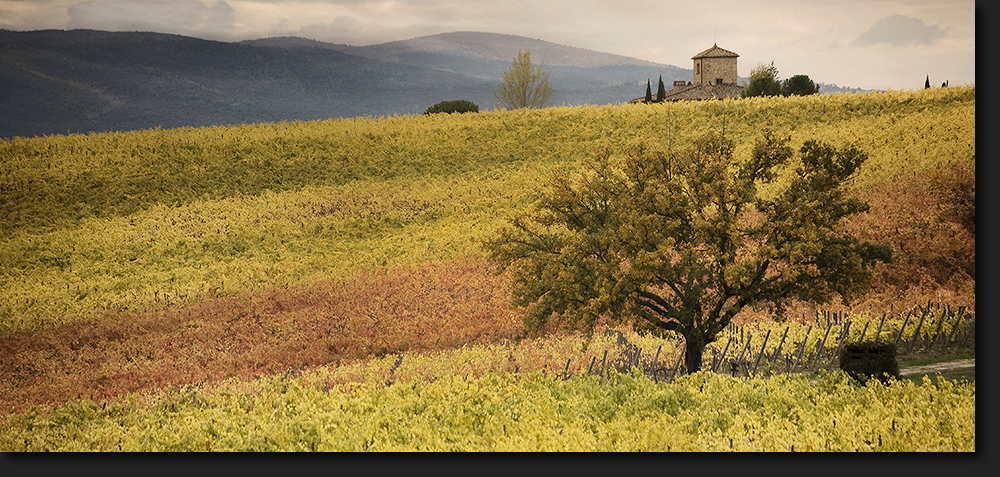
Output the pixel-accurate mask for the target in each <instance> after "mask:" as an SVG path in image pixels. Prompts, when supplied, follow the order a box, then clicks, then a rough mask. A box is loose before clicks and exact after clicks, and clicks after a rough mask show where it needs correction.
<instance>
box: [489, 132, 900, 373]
mask: <svg viewBox="0 0 1000 477" xmlns="http://www.w3.org/2000/svg"><path fill="white" fill-rule="evenodd" d="M788 141H789V138H777V137H775V136H774V135H772V134H771V133H769V132H765V133H764V134H763V135H762V137H761V138H760V139H759V140H757V141H756V143H755V144H754V145H753V149H752V153H751V155H750V157H748V158H746V159H745V160H737V159H736V158H734V156H733V151H734V150H735V146H734V144H733V143H732V142H731V141H730V140H727V139H725V138H724V137H723V136H720V135H719V134H717V133H715V132H709V133H707V134H706V135H704V136H702V137H700V138H698V139H697V140H696V141H694V143H693V144H692V145H691V146H690V147H689V148H687V149H685V150H683V151H680V152H673V151H663V150H659V149H656V148H653V147H651V146H649V145H647V144H645V143H642V142H638V143H634V144H632V145H630V146H628V147H627V148H626V149H625V150H624V154H619V153H615V152H613V151H612V149H611V148H607V149H605V150H603V151H601V152H600V153H598V154H596V156H595V157H594V158H592V159H589V160H588V161H587V163H586V165H585V168H584V171H583V172H581V173H579V174H575V175H572V174H568V173H566V172H565V171H559V172H557V173H555V174H553V177H552V179H551V182H550V184H549V185H548V187H547V189H546V190H544V191H543V192H541V193H540V195H539V197H538V200H537V202H536V203H535V204H534V205H533V207H531V208H529V209H528V210H526V211H525V212H524V213H522V214H521V215H518V216H516V217H514V218H513V219H512V220H511V222H510V224H509V225H508V226H506V227H505V228H503V229H501V230H500V231H499V233H498V235H497V236H496V237H494V238H493V239H491V240H490V241H488V242H487V249H488V250H489V253H490V257H491V259H492V260H494V261H495V262H496V263H498V264H499V265H500V270H501V271H502V270H509V271H511V272H512V273H513V276H514V283H515V285H514V289H513V293H514V302H515V304H517V305H519V306H524V307H525V311H526V315H525V318H524V322H525V326H526V328H527V329H528V330H529V331H532V332H541V331H544V330H547V329H552V327H557V328H558V327H561V328H566V329H579V330H592V329H593V327H594V326H595V325H596V324H597V323H598V322H599V321H601V320H611V321H612V322H627V323H630V324H632V325H633V326H635V327H636V328H637V329H640V330H646V331H655V332H658V333H665V332H676V333H679V334H680V335H682V336H683V337H684V339H685V362H686V367H687V370H688V371H689V372H694V371H697V370H698V369H700V367H701V357H702V354H703V353H704V349H705V346H706V345H707V344H709V343H711V342H712V341H714V340H715V339H716V337H717V336H718V335H719V334H720V332H722V331H723V329H724V328H725V327H726V326H727V325H728V324H729V323H730V322H731V320H732V319H733V317H734V316H736V314H737V313H739V312H740V311H741V310H743V309H744V308H745V307H747V306H752V307H767V308H768V309H770V310H771V311H772V312H773V313H775V314H776V315H778V316H780V315H782V313H783V312H784V310H785V308H786V306H787V304H788V303H789V301H790V300H796V299H797V300H804V301H806V302H810V303H827V302H829V301H831V300H832V299H834V298H835V297H837V296H838V295H839V297H840V298H841V299H842V300H843V301H845V302H846V301H848V300H851V299H853V298H855V297H858V296H861V295H862V294H864V293H865V292H866V291H867V290H869V289H870V286H871V280H872V273H871V271H870V267H871V266H872V265H873V264H874V263H875V262H876V261H887V260H889V259H890V257H891V250H890V249H889V248H888V247H884V246H877V245H872V244H869V243H862V242H860V241H859V240H858V239H856V238H855V237H853V236H851V235H849V234H848V233H847V232H845V231H844V230H841V229H840V228H839V227H838V223H839V222H840V220H841V219H842V218H844V217H847V216H849V215H852V214H855V213H859V212H862V211H866V210H867V208H868V206H867V204H866V203H863V202H861V201H858V200H856V199H853V198H850V197H848V196H847V195H846V194H845V192H844V189H843V187H842V185H843V184H844V182H845V181H847V180H848V179H849V178H850V177H851V176H852V175H853V174H854V172H855V171H856V170H857V169H858V167H860V166H861V164H862V163H863V162H864V161H865V159H866V155H865V154H864V153H862V152H861V151H860V150H858V149H856V148H854V147H847V148H843V149H837V148H834V147H831V146H829V145H826V144H823V143H820V142H817V141H814V140H809V141H806V142H805V144H803V145H802V147H801V148H800V149H799V151H798V152H799V154H798V156H799V158H798V161H797V162H798V163H797V164H791V166H795V168H794V170H793V171H789V172H790V175H791V176H790V177H788V175H787V174H784V175H783V174H780V173H779V172H780V171H782V170H784V168H785V167H786V164H789V162H791V161H792V159H793V156H794V155H795V154H794V152H793V150H792V148H791V147H790V146H789V145H788ZM779 177H781V179H780V180H779ZM765 187H766V188H767V190H768V193H767V194H766V195H765V194H761V193H760V191H761V190H762V189H763V188H765Z"/></svg>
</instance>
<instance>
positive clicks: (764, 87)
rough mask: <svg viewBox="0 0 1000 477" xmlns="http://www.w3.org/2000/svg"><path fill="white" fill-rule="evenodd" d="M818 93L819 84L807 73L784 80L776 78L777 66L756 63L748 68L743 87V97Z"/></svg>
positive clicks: (772, 63)
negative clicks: (747, 78)
mask: <svg viewBox="0 0 1000 477" xmlns="http://www.w3.org/2000/svg"><path fill="white" fill-rule="evenodd" d="M816 93H819V86H818V85H817V84H816V83H815V82H813V80H811V79H809V76H807V75H795V76H792V77H791V78H788V79H785V80H784V81H782V80H779V79H778V68H777V67H775V66H774V62H773V61H772V62H771V63H770V64H764V63H758V64H757V66H754V68H753V69H752V70H750V82H749V83H747V85H746V86H745V87H744V88H743V97H744V98H750V97H754V96H806V95H810V94H816Z"/></svg>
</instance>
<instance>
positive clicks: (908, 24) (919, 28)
mask: <svg viewBox="0 0 1000 477" xmlns="http://www.w3.org/2000/svg"><path fill="white" fill-rule="evenodd" d="M943 37H944V31H942V30H941V28H940V27H938V26H937V25H927V24H925V23H924V22H923V21H922V20H919V19H916V18H911V17H907V16H904V15H892V16H889V17H885V18H883V19H881V20H878V21H876V22H875V24H873V25H872V27H871V28H869V29H868V31H866V32H864V33H862V34H861V35H859V36H858V37H857V38H855V39H854V41H853V42H852V45H854V46H869V45H874V44H877V43H885V44H887V45H890V46H912V45H916V46H921V45H930V44H932V43H934V42H936V41H937V40H939V39H941V38H943Z"/></svg>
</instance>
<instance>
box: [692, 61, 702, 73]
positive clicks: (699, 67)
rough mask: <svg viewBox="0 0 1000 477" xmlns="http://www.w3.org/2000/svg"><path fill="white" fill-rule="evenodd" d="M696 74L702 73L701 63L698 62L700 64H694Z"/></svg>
mask: <svg viewBox="0 0 1000 477" xmlns="http://www.w3.org/2000/svg"><path fill="white" fill-rule="evenodd" d="M694 74H696V75H700V74H701V63H698V64H695V65H694Z"/></svg>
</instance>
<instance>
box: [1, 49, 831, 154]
mask: <svg viewBox="0 0 1000 477" xmlns="http://www.w3.org/2000/svg"><path fill="white" fill-rule="evenodd" d="M520 49H526V50H529V51H531V57H532V60H533V62H535V63H538V62H541V63H542V64H544V66H545V69H546V70H548V71H549V82H550V84H551V85H552V87H553V90H554V94H553V98H552V102H553V104H556V105H560V104H566V105H581V104H611V103H624V102H627V101H629V100H630V99H633V98H637V97H641V96H642V95H643V94H644V93H645V85H646V80H647V79H648V80H651V81H652V83H653V86H654V87H655V84H656V81H657V78H659V77H660V76H662V77H663V81H664V83H665V84H666V85H667V87H668V88H669V87H670V85H671V84H672V82H673V80H674V79H683V80H690V79H691V78H692V70H690V69H684V68H679V67H676V66H671V65H663V64H658V63H653V62H649V61H644V60H639V59H636V58H630V57H626V56H620V55H613V54H609V53H600V52H595V51H590V50H585V49H582V48H574V47H570V46H564V45H558V44H555V43H550V42H545V41H541V40H534V39H530V38H525V37H521V36H513V35H499V34H493V33H474V32H456V33H445V34H440V35H432V36H426V37H420V38H414V39H411V40H405V41H395V42H390V43H384V44H379V45H371V46H360V47H358V46H350V45H339V44H332V43H324V42H319V41H314V40H308V39H305V38H294V37H283V38H266V39H260V40H249V41H243V42H237V43H228V42H219V41H210V40H202V39H197V38H191V37H184V36H179V35H170V34H161V33H143V32H106V31H95V30H69V31H64V30H41V31H27V32H15V31H8V30H0V137H13V136H40V135H47V134H66V133H86V132H92V131H127V130H134V129H145V128H153V127H164V128H172V127H184V126H191V127H199V126H211V125H226V124H241V123H266V122H276V121H290V120H303V121H306V120H314V119H327V118H344V117H354V116H389V115H405V114H419V113H422V112H423V111H424V110H425V109H427V108H428V107H430V106H432V105H434V104H436V103H438V102H440V101H445V100H452V99H466V100H469V101H472V102H474V103H476V104H477V105H479V107H480V109H481V110H488V109H493V108H494V106H495V104H496V100H495V98H494V97H493V91H494V90H495V89H496V87H497V85H499V83H500V81H501V78H502V76H503V72H504V70H505V69H507V68H508V67H509V66H510V64H511V62H512V61H513V59H514V58H515V57H516V56H517V53H518V50H520ZM844 90H850V89H845V88H839V87H837V86H832V87H831V86H829V85H823V84H821V85H820V92H821V93H826V92H837V91H844Z"/></svg>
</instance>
